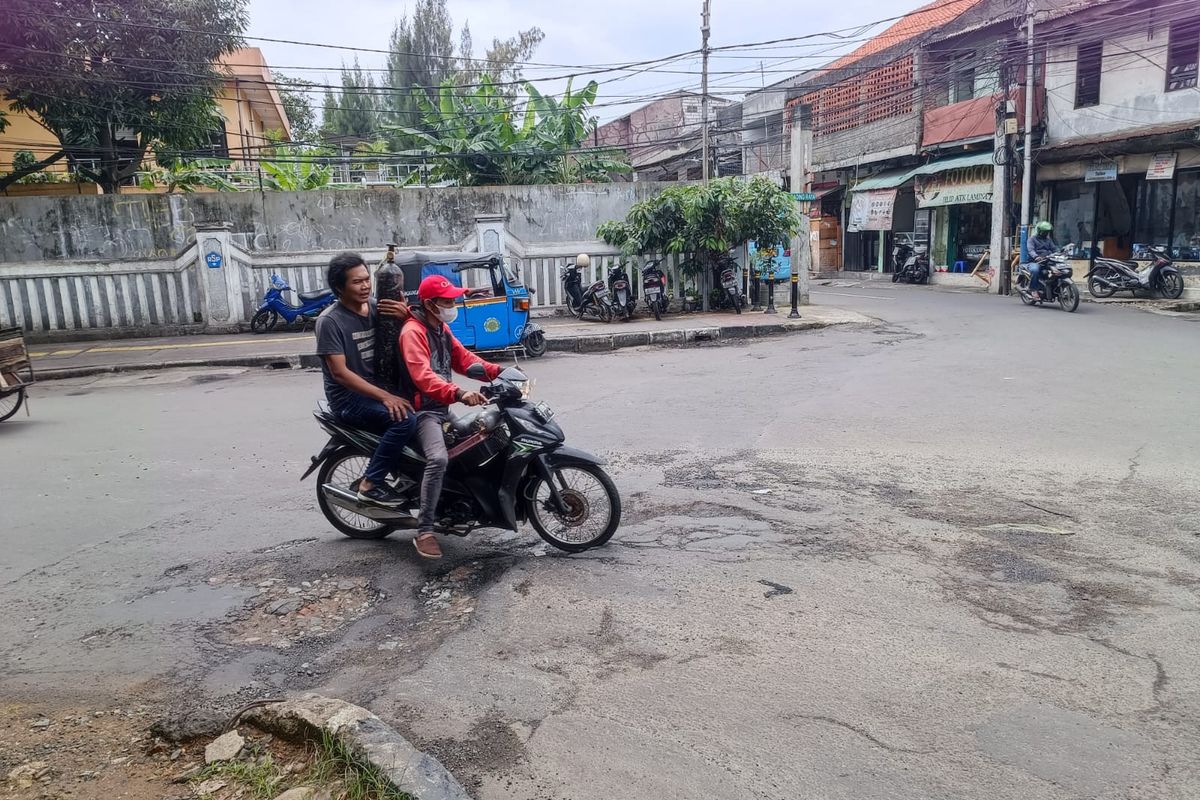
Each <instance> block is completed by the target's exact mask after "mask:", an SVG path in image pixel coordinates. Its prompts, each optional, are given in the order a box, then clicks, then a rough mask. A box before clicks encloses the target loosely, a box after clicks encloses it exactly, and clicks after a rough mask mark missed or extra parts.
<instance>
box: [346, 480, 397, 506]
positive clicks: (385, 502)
mask: <svg viewBox="0 0 1200 800" xmlns="http://www.w3.org/2000/svg"><path fill="white" fill-rule="evenodd" d="M354 499H355V500H357V501H358V502H360V503H366V504H367V505H372V506H381V507H383V508H399V507H401V506H406V505H408V498H407V497H405V496H404V495H403V494H401V493H400V492H397V491H396V490H395V489H393V488H392V487H390V486H388V485H387V484H386V483H380V484H376V485H375V486H372V487H371V488H370V489H368V490H367V491H365V492H364V491H363V490H362V489H359V490H358V494H357V495H356V496H355V498H354Z"/></svg>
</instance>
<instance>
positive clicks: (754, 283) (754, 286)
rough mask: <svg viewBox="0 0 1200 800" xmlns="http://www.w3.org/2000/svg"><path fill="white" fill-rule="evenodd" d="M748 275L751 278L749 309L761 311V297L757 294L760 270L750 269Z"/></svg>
mask: <svg viewBox="0 0 1200 800" xmlns="http://www.w3.org/2000/svg"><path fill="white" fill-rule="evenodd" d="M750 275H751V276H752V280H751V281H750V292H751V294H750V310H751V311H762V302H761V300H760V299H759V298H760V297H761V295H760V294H759V281H760V280H761V276H762V272H761V270H757V269H756V270H752V271H751V272H750Z"/></svg>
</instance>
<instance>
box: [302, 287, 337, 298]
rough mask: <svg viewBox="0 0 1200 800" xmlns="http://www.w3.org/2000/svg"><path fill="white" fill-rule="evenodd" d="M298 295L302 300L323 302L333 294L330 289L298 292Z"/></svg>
mask: <svg viewBox="0 0 1200 800" xmlns="http://www.w3.org/2000/svg"><path fill="white" fill-rule="evenodd" d="M296 294H297V295H299V296H300V299H301V300H322V299H324V298H326V297H328V296H330V295H331V294H333V292H332V291H331V290H329V289H320V290H318V291H315V292H296Z"/></svg>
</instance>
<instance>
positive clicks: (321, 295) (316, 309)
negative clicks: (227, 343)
mask: <svg viewBox="0 0 1200 800" xmlns="http://www.w3.org/2000/svg"><path fill="white" fill-rule="evenodd" d="M291 291H294V290H293V289H292V287H290V286H288V285H287V281H285V280H284V279H283V278H281V277H279V276H278V275H272V276H271V288H269V289H267V293H266V294H265V295H263V299H262V303H261V304H260V305H259V306H258V310H257V311H255V312H254V316H253V317H251V318H250V330H252V331H254V332H255V333H263V332H264V331H270V330H274V329H275V326H276V325H278V324H279V320H280V319H281V318H282V319H283V320H284V322H286V323H287V324H288V325H291V324H292V323H293V322H295V321H296V320H300V321H301V322H302V323H304V324H307V323H308V322H311V321H312V320H315V319H316V318H317V317H318V316H319V315H320V313H321V312H322V311H324V310H325V309H326V307H328V306H331V305H333V304H334V303H335V302H336V301H337V298H336V297H334V294H333V292H332V291H330V290H329V289H321V290H318V291H315V292H296V295H297V296H298V297H299V298H300V305H298V306H294V305H292V304H291V303H289V302H288V301H287V300H284V299H283V293H284V292H291Z"/></svg>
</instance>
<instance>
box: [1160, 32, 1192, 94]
mask: <svg viewBox="0 0 1200 800" xmlns="http://www.w3.org/2000/svg"><path fill="white" fill-rule="evenodd" d="M1198 62H1200V19H1192V20H1188V21H1187V22H1176V23H1174V24H1173V25H1171V35H1170V43H1169V44H1168V45H1167V91H1168V92H1176V91H1179V90H1180V89H1194V88H1196V72H1197V63H1198Z"/></svg>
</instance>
